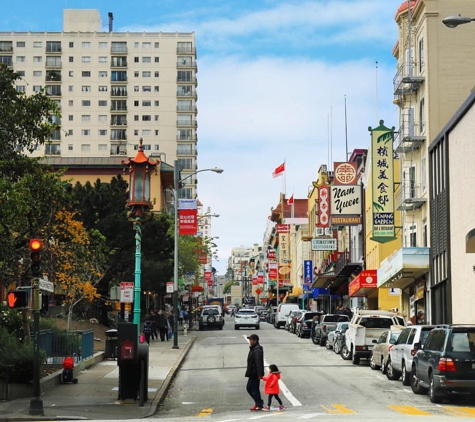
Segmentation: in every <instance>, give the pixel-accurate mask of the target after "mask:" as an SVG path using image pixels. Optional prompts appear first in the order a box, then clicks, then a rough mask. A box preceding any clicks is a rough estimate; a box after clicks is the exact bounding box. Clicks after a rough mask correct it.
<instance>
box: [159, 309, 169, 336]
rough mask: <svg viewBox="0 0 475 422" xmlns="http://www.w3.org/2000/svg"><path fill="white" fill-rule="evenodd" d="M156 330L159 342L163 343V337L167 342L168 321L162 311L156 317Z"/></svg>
mask: <svg viewBox="0 0 475 422" xmlns="http://www.w3.org/2000/svg"><path fill="white" fill-rule="evenodd" d="M158 329H159V332H160V340H161V341H165V337H166V338H167V340H168V320H167V317H166V316H165V314H164V313H163V312H162V311H160V313H159V315H158Z"/></svg>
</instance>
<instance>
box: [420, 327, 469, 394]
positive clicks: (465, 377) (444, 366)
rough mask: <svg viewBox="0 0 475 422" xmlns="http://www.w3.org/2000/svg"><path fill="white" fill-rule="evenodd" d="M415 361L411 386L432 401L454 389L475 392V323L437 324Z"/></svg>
mask: <svg viewBox="0 0 475 422" xmlns="http://www.w3.org/2000/svg"><path fill="white" fill-rule="evenodd" d="M414 347H415V348H416V349H418V351H417V353H416V355H415V356H414V359H413V361H412V369H411V388H412V391H414V393H416V394H426V393H427V392H429V396H430V401H431V402H432V403H440V402H441V401H442V400H443V399H444V398H445V397H447V396H448V395H449V394H451V393H470V394H474V393H475V325H449V326H445V327H440V328H434V329H433V330H432V331H431V332H430V333H429V335H428V336H427V339H426V341H425V343H424V345H421V344H420V343H416V344H415V345H414Z"/></svg>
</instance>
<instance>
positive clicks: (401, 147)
mask: <svg viewBox="0 0 475 422" xmlns="http://www.w3.org/2000/svg"><path fill="white" fill-rule="evenodd" d="M424 127H425V123H418V122H409V123H407V122H406V123H403V124H402V125H401V126H400V128H399V132H396V133H395V135H394V150H395V151H396V152H397V153H406V152H409V151H414V150H417V149H419V148H420V147H421V145H422V144H423V143H424V142H425V140H426V137H425V136H424V135H416V132H417V131H418V129H419V130H424Z"/></svg>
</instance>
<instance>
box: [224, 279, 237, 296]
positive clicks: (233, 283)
mask: <svg viewBox="0 0 475 422" xmlns="http://www.w3.org/2000/svg"><path fill="white" fill-rule="evenodd" d="M238 285H239V283H238V282H237V281H234V280H231V281H228V282H227V283H226V284H225V285H224V286H223V294H228V293H231V286H238Z"/></svg>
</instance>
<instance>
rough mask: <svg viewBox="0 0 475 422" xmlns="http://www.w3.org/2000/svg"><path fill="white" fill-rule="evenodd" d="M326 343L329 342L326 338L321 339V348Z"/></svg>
mask: <svg viewBox="0 0 475 422" xmlns="http://www.w3.org/2000/svg"><path fill="white" fill-rule="evenodd" d="M326 342H327V339H326V338H325V337H323V336H322V337H320V346H322V347H323V346H325V344H326Z"/></svg>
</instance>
